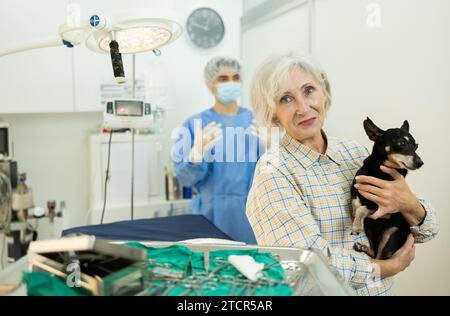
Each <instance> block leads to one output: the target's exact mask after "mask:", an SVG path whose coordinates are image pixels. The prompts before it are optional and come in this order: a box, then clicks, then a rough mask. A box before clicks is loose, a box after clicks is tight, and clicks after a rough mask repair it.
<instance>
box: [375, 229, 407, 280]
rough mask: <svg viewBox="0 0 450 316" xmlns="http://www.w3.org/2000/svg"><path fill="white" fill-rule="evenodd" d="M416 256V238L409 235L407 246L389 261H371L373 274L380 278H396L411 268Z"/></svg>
mask: <svg viewBox="0 0 450 316" xmlns="http://www.w3.org/2000/svg"><path fill="white" fill-rule="evenodd" d="M415 254H416V248H415V246H414V237H413V236H412V235H409V236H408V239H407V240H406V242H405V244H404V245H403V246H402V247H401V248H400V249H399V250H397V251H396V252H395V253H394V255H393V256H392V257H391V258H389V259H387V260H377V259H370V262H371V263H372V274H373V275H374V276H379V277H390V276H394V275H396V274H397V273H399V272H402V271H403V270H405V269H406V268H407V267H409V265H410V264H411V262H412V261H413V260H414V257H415ZM377 274H378V275H377Z"/></svg>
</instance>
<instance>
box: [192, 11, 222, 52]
mask: <svg viewBox="0 0 450 316" xmlns="http://www.w3.org/2000/svg"><path fill="white" fill-rule="evenodd" d="M186 29H187V32H188V34H189V38H190V39H191V41H192V42H193V43H194V44H195V45H197V46H198V47H201V48H211V47H214V46H217V45H218V44H219V43H220V42H221V41H222V39H223V37H224V35H225V25H224V24H223V21H222V18H221V16H220V15H219V14H218V13H217V12H216V11H214V10H212V9H210V8H200V9H197V10H195V11H194V12H192V13H191V15H190V16H189V18H188V20H187V23H186Z"/></svg>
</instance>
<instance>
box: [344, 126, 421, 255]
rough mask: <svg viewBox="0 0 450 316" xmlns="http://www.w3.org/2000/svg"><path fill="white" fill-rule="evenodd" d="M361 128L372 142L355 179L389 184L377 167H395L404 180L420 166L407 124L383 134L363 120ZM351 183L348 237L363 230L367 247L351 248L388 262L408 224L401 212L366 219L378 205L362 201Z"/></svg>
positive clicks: (387, 175) (400, 243)
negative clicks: (383, 181) (350, 224)
mask: <svg viewBox="0 0 450 316" xmlns="http://www.w3.org/2000/svg"><path fill="white" fill-rule="evenodd" d="M364 129H365V131H366V133H367V135H368V136H369V138H370V140H372V141H374V142H375V143H374V146H373V150H372V153H371V154H370V156H369V157H367V158H366V159H365V160H364V164H363V166H362V167H361V169H359V170H358V172H357V173H356V176H359V175H366V176H372V177H376V178H379V179H383V180H390V181H392V180H393V179H392V177H391V176H390V175H389V174H387V173H384V172H383V171H381V170H380V166H381V165H385V166H386V167H390V168H395V169H396V170H397V171H398V172H399V173H400V174H402V175H403V176H404V177H406V174H407V173H408V170H416V169H419V168H420V167H421V166H422V165H423V162H422V159H420V157H419V156H418V155H417V154H416V150H417V148H418V145H417V144H416V142H415V140H414V138H413V137H412V136H411V134H410V133H409V123H408V121H405V122H404V123H403V125H402V127H400V128H392V129H388V130H386V131H383V130H381V129H379V128H378V127H377V126H376V125H375V124H374V123H373V122H372V121H371V120H370V119H369V118H367V119H366V120H365V121H364ZM356 176H355V177H356ZM355 183H356V180H353V184H352V188H351V196H352V207H353V217H354V221H353V229H352V234H359V233H361V232H363V231H365V233H366V236H367V238H368V240H369V242H370V246H367V245H364V244H361V243H356V244H355V245H354V247H353V248H354V249H355V250H356V251H359V252H365V253H366V254H367V255H369V256H370V257H372V258H374V259H388V258H390V257H391V256H392V255H393V254H394V253H395V252H396V251H397V250H398V249H399V248H401V247H402V246H403V244H404V243H405V242H406V239H407V238H408V235H409V234H410V225H409V224H408V222H407V221H406V220H405V218H404V217H403V216H402V214H401V213H395V214H392V215H388V216H386V217H382V218H379V219H377V220H373V219H371V218H366V217H367V216H368V215H371V214H373V213H375V211H376V210H377V209H378V205H377V204H376V203H374V202H372V201H369V200H368V199H366V198H364V197H363V196H362V195H361V194H360V193H359V192H358V190H356V189H355V187H354V185H355Z"/></svg>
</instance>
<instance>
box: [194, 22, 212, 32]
mask: <svg viewBox="0 0 450 316" xmlns="http://www.w3.org/2000/svg"><path fill="white" fill-rule="evenodd" d="M191 25H193V26H195V27H198V28H200V29H202V30H204V31H207V30H208V29H207V28H206V27H204V26H203V25H200V24H198V23H196V22H191Z"/></svg>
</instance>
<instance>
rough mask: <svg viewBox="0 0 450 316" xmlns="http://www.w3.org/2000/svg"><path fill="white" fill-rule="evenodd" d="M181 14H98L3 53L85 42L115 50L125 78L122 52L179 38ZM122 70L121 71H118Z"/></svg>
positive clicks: (117, 65)
mask: <svg viewBox="0 0 450 316" xmlns="http://www.w3.org/2000/svg"><path fill="white" fill-rule="evenodd" d="M176 21H177V17H176V16H175V14H174V13H173V12H172V11H170V10H164V9H143V10H128V11H122V12H119V13H116V14H112V15H105V16H103V15H99V14H94V15H92V16H91V17H90V18H89V19H88V20H84V21H80V20H77V21H75V22H74V21H68V22H67V23H65V24H62V25H60V27H59V32H58V33H59V37H57V38H53V39H47V40H41V41H37V42H33V43H28V44H22V45H17V46H14V47H10V48H7V49H3V50H0V57H1V56H5V55H9V54H13V53H17V52H21V51H26V50H31V49H36V48H44V47H53V46H61V45H65V46H67V47H74V46H77V45H80V44H81V43H82V42H84V43H85V45H86V47H87V48H89V49H90V50H92V51H94V52H97V53H103V54H111V59H112V64H113V69H114V73H115V77H116V80H117V82H119V83H121V82H123V81H124V78H122V77H121V76H120V74H123V66H122V60H121V54H136V53H142V52H148V51H154V52H155V53H159V51H158V49H159V48H161V47H162V46H165V45H168V44H170V43H171V42H173V41H175V40H176V39H178V38H179V37H180V35H181V33H182V27H181V25H180V24H179V23H178V22H176ZM116 74H119V75H116Z"/></svg>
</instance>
